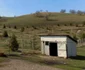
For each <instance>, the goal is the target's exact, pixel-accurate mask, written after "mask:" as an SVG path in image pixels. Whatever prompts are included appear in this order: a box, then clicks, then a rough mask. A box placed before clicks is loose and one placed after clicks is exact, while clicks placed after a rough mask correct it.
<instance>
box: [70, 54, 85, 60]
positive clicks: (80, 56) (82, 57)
mask: <svg viewBox="0 0 85 70" xmlns="http://www.w3.org/2000/svg"><path fill="white" fill-rule="evenodd" d="M70 58H71V59H75V60H85V56H82V55H77V56H76V57H70Z"/></svg>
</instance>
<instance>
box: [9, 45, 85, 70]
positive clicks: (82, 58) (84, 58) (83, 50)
mask: <svg viewBox="0 0 85 70" xmlns="http://www.w3.org/2000/svg"><path fill="white" fill-rule="evenodd" d="M77 49H78V51H77V52H78V53H77V57H74V58H68V59H64V58H58V57H49V56H43V55H40V54H34V53H31V54H30V53H28V55H25V56H22V55H20V56H16V57H14V56H11V57H10V58H12V59H20V60H25V61H26V62H27V61H30V62H33V63H37V64H41V65H48V66H52V67H56V68H60V69H65V70H83V69H85V46H84V47H79V48H77ZM44 57H45V58H44Z"/></svg>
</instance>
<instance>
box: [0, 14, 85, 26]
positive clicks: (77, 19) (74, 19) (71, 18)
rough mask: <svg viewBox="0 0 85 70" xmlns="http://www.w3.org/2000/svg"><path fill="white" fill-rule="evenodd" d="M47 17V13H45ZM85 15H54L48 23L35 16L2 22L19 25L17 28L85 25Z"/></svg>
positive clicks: (14, 18) (8, 19) (12, 18)
mask: <svg viewBox="0 0 85 70" xmlns="http://www.w3.org/2000/svg"><path fill="white" fill-rule="evenodd" d="M41 14H42V13H41ZM43 15H46V13H43ZM84 18H85V15H78V14H68V13H52V12H51V15H50V16H49V19H51V21H50V20H49V21H47V20H46V19H45V18H44V17H43V18H39V17H36V16H35V15H34V14H29V15H23V16H19V17H10V18H7V21H4V22H1V24H6V25H11V26H13V25H17V26H44V25H45V26H46V25H56V24H58V23H63V24H66V23H68V24H69V23H73V24H75V23H83V21H85V19H84Z"/></svg>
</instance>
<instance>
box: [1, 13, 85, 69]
mask: <svg viewBox="0 0 85 70" xmlns="http://www.w3.org/2000/svg"><path fill="white" fill-rule="evenodd" d="M49 18H50V19H52V21H46V20H45V18H39V17H36V16H34V15H33V14H30V15H24V16H20V17H14V18H7V21H5V22H0V24H2V26H0V52H4V53H9V45H8V44H9V39H10V37H11V35H12V34H15V35H16V36H17V40H18V43H19V46H20V47H19V50H21V51H22V52H25V53H28V52H29V50H33V47H32V46H31V45H32V44H31V40H32V38H33V36H35V37H36V40H37V41H36V44H37V45H36V48H37V50H40V37H39V35H42V34H53V35H56V34H69V35H70V36H72V35H73V34H76V32H77V31H78V30H81V31H82V32H84V30H85V26H78V27H76V26H75V25H74V24H73V25H72V26H70V25H66V26H65V25H64V24H66V23H82V22H83V21H85V15H77V14H75V15H74V14H62V13H52V14H51V16H50V17H49ZM56 19H57V21H56ZM58 23H63V25H60V26H58V25H56V24H58ZM3 24H6V25H8V26H9V25H10V26H11V28H8V27H6V29H3V28H2V27H3ZM13 25H16V26H17V29H14V28H13ZM20 26H24V27H25V31H24V32H21V31H20ZM27 26H28V28H27ZM4 30H6V31H7V32H8V35H9V37H8V38H3V37H2V34H3V31H4ZM84 33H85V32H84ZM77 52H78V53H77V54H78V56H77V57H76V58H74V59H73V58H69V59H63V58H55V60H53V58H50V59H49V60H48V59H44V58H41V57H40V56H41V55H40V54H39V55H36V54H35V55H28V57H23V56H20V55H19V54H18V53H17V52H15V53H12V52H11V54H17V55H18V56H16V57H17V58H19V59H23V60H26V61H31V62H34V63H38V64H43V65H49V66H53V67H56V68H57V67H58V68H62V69H65V70H83V68H85V47H79V48H77ZM47 57H48V56H47ZM13 58H14V56H13ZM3 60H4V59H3V58H0V62H1V61H3Z"/></svg>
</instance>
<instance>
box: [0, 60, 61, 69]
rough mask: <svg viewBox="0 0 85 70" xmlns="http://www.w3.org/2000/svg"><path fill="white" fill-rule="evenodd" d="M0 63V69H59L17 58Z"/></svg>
mask: <svg viewBox="0 0 85 70" xmlns="http://www.w3.org/2000/svg"><path fill="white" fill-rule="evenodd" d="M0 65H1V64H0ZM2 65H3V66H2V67H0V70H61V69H58V68H53V67H49V66H44V65H39V64H35V63H31V62H26V61H23V60H17V59H11V60H10V61H9V62H4V63H2Z"/></svg>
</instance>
